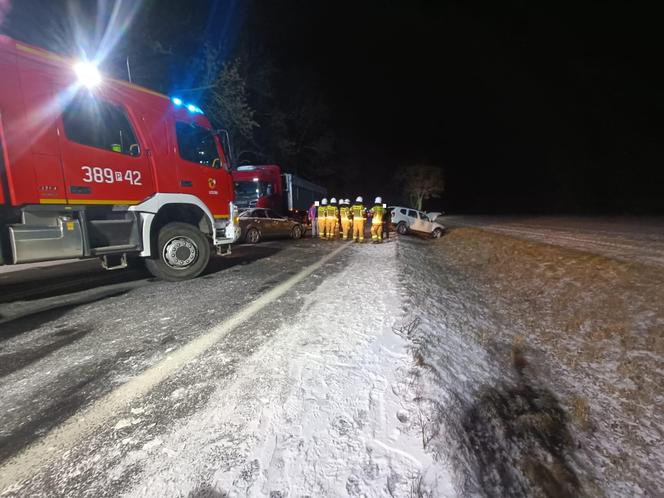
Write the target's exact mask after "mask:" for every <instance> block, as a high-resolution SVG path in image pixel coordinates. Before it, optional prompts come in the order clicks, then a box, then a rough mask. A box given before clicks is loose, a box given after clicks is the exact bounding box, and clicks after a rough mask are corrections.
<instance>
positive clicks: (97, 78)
mask: <svg viewBox="0 0 664 498" xmlns="http://www.w3.org/2000/svg"><path fill="white" fill-rule="evenodd" d="M74 72H75V73H76V76H78V81H80V82H81V84H82V85H84V86H86V87H88V88H94V87H95V86H97V85H99V83H101V74H99V70H98V69H97V68H96V66H94V65H93V64H90V63H89V62H79V63H78V64H76V65H75V66H74Z"/></svg>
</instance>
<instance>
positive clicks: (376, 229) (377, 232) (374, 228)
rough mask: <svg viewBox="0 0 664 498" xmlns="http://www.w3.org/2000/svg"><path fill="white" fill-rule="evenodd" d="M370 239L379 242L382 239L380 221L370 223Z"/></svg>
mask: <svg viewBox="0 0 664 498" xmlns="http://www.w3.org/2000/svg"><path fill="white" fill-rule="evenodd" d="M371 240H373V241H378V242H380V241H381V240H383V224H382V223H372V224H371Z"/></svg>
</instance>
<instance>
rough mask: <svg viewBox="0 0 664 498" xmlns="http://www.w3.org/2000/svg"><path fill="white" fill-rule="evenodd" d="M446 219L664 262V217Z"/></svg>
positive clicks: (627, 257)
mask: <svg viewBox="0 0 664 498" xmlns="http://www.w3.org/2000/svg"><path fill="white" fill-rule="evenodd" d="M443 222H444V223H448V224H452V225H459V226H475V227H478V228H482V229H484V230H490V231H493V232H497V233H502V234H506V235H510V236H513V237H518V238H523V239H526V240H533V241H537V242H543V243H545V244H555V245H559V246H561V247H567V248H570V249H578V250H580V251H587V252H591V253H594V254H601V255H604V256H607V257H609V258H617V259H621V260H622V261H626V262H633V261H640V262H642V263H645V264H650V265H657V266H664V218H661V217H660V218H647V217H635V216H632V217H603V218H600V217H584V216H567V217H564V216H534V217H527V216H445V217H443Z"/></svg>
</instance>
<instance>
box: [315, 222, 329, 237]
mask: <svg viewBox="0 0 664 498" xmlns="http://www.w3.org/2000/svg"><path fill="white" fill-rule="evenodd" d="M317 221H318V236H319V237H320V238H321V239H324V238H325V227H326V226H327V218H318V220H317Z"/></svg>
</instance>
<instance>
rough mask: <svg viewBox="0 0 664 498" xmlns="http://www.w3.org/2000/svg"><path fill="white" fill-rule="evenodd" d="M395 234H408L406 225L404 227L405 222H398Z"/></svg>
mask: <svg viewBox="0 0 664 498" xmlns="http://www.w3.org/2000/svg"><path fill="white" fill-rule="evenodd" d="M397 233H398V234H399V235H406V233H408V225H406V222H405V221H400V222H399V224H398V225H397Z"/></svg>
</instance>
